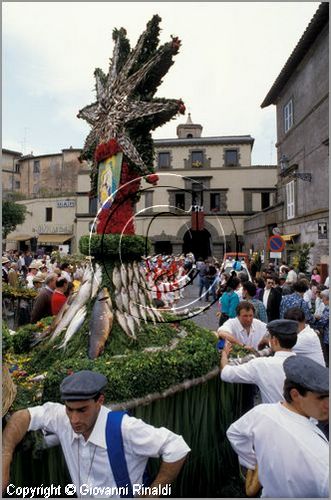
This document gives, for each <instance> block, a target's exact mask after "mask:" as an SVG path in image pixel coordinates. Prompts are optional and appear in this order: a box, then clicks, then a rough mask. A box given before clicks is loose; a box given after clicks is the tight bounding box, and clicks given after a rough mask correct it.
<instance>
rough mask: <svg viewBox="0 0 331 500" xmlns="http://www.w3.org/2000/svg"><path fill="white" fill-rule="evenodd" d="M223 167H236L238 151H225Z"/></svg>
mask: <svg viewBox="0 0 331 500" xmlns="http://www.w3.org/2000/svg"><path fill="white" fill-rule="evenodd" d="M225 165H226V166H227V167H234V166H236V165H238V151H237V150H236V149H226V150H225Z"/></svg>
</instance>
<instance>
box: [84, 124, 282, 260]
mask: <svg viewBox="0 0 331 500" xmlns="http://www.w3.org/2000/svg"><path fill="white" fill-rule="evenodd" d="M201 133H202V126H201V125H200V124H194V123H192V120H191V117H190V115H189V117H188V120H187V123H186V124H182V125H179V126H178V127H177V138H173V139H156V140H155V141H154V148H155V164H154V167H155V170H156V173H157V174H158V176H159V182H158V184H157V186H151V185H150V184H147V183H145V181H143V182H142V185H141V198H140V201H139V202H138V203H137V205H136V216H135V226H136V233H137V234H142V235H145V236H148V237H149V238H150V239H151V241H152V242H153V245H154V248H153V251H154V252H155V253H162V252H164V253H174V254H179V253H182V252H190V251H192V252H193V253H194V254H195V256H196V257H199V256H202V257H207V256H209V255H214V256H217V257H218V258H222V256H223V254H224V252H225V251H235V250H236V249H238V251H241V250H242V248H243V244H244V241H243V224H244V220H245V219H246V218H247V217H248V216H249V215H252V214H254V213H256V212H259V211H261V210H262V209H264V208H266V207H268V206H270V205H271V204H273V203H274V199H273V197H274V192H275V184H276V166H275V165H251V152H252V147H253V143H254V139H253V138H252V137H251V136H250V135H247V136H218V137H202V136H201ZM89 175H90V172H89V170H88V168H87V167H85V168H83V169H82V170H81V171H80V174H79V177H78V187H77V191H78V192H77V213H76V218H77V234H76V236H77V241H78V240H79V238H80V236H82V235H83V234H87V233H88V231H89V228H90V227H91V225H92V224H93V219H94V215H95V213H96V212H95V211H96V200H93V199H89V198H88V196H87V193H88V191H89V190H90V177H89Z"/></svg>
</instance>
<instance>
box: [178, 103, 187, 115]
mask: <svg viewBox="0 0 331 500" xmlns="http://www.w3.org/2000/svg"><path fill="white" fill-rule="evenodd" d="M178 111H179V113H180V114H181V115H185V111H186V107H185V104H184V103H183V101H182V100H180V101H178Z"/></svg>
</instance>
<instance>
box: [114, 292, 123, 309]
mask: <svg viewBox="0 0 331 500" xmlns="http://www.w3.org/2000/svg"><path fill="white" fill-rule="evenodd" d="M114 297H115V304H116V307H117V309H119V310H120V311H121V312H123V311H124V308H123V301H122V295H121V294H120V293H119V292H115V296H114Z"/></svg>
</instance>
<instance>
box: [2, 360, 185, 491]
mask: <svg viewBox="0 0 331 500" xmlns="http://www.w3.org/2000/svg"><path fill="white" fill-rule="evenodd" d="M106 385H107V379H106V377H105V376H104V375H101V374H100V373H96V372H93V371H89V370H82V371H80V372H77V373H74V374H73V375H70V376H68V377H66V378H65V379H64V380H63V381H62V383H61V386H60V391H61V398H62V400H63V401H64V405H62V404H59V403H45V404H44V405H42V406H36V407H33V408H28V409H26V410H20V411H18V412H16V413H14V414H13V416H12V417H11V419H10V420H9V422H8V424H7V425H6V427H5V429H4V432H3V439H2V443H3V447H2V456H3V459H2V461H3V471H2V478H3V485H2V487H3V492H6V491H7V490H8V488H10V487H12V485H8V483H9V471H10V464H11V461H12V457H13V453H14V450H15V447H16V445H17V444H18V443H19V442H20V441H21V440H22V439H23V437H24V435H25V434H26V432H27V431H32V430H39V429H42V430H43V431H45V432H48V433H51V434H55V435H56V436H57V438H58V441H59V442H60V444H61V446H62V450H63V454H64V456H65V459H66V463H67V465H68V469H69V473H70V476H71V479H72V482H73V485H74V486H73V488H74V490H75V492H76V495H77V497H85V498H86V497H103V498H107V497H114V498H116V497H117V498H120V497H122V498H132V497H133V496H138V495H146V496H160V495H161V494H162V495H169V494H170V493H171V483H172V482H173V481H174V480H175V479H176V477H177V476H178V474H179V472H180V470H181V468H182V466H183V464H184V462H185V459H186V455H187V454H188V453H189V451H190V448H189V447H188V446H187V444H186V443H185V441H184V440H183V438H182V437H181V436H178V435H177V434H174V433H173V432H171V431H169V430H168V429H166V428H164V427H161V428H155V427H153V426H151V425H148V424H146V423H145V422H143V421H142V420H140V419H137V418H134V417H130V416H128V415H127V414H126V413H125V412H112V411H111V410H109V409H108V408H106V407H105V406H103V403H104V400H105V398H104V395H103V394H102V391H103V390H104V388H105V386H106ZM149 457H161V458H162V462H161V466H160V469H159V472H158V474H157V476H156V477H155V479H154V481H153V482H152V484H151V485H149V487H148V488H147V487H146V485H145V486H144V484H143V483H144V479H143V475H144V471H145V469H146V464H147V461H148V458H149ZM150 488H151V489H150ZM10 491H11V490H8V492H9V493H10Z"/></svg>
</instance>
